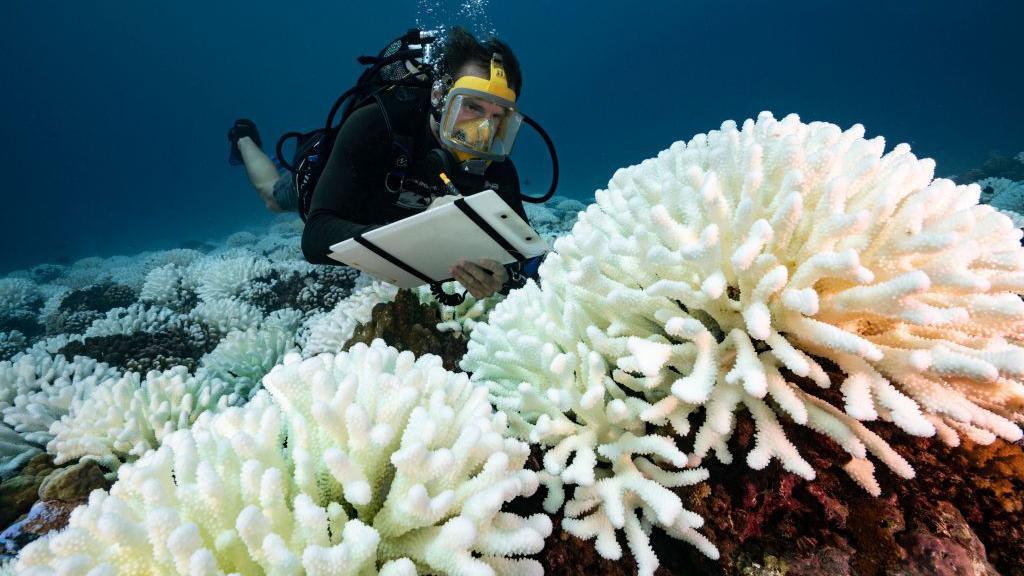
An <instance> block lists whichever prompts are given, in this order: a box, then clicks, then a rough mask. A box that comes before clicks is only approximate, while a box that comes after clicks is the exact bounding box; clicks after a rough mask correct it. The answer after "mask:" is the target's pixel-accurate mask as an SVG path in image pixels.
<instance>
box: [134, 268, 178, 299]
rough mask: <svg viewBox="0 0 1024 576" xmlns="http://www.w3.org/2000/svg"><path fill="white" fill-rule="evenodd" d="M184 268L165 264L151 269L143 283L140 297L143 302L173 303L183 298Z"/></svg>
mask: <svg viewBox="0 0 1024 576" xmlns="http://www.w3.org/2000/svg"><path fill="white" fill-rule="evenodd" d="M181 279H182V270H181V269H180V268H178V267H177V266H175V265H174V264H165V265H163V266H159V267H157V268H154V269H153V270H150V272H149V274H147V275H146V281H145V282H144V283H143V285H142V290H141V291H140V293H139V299H140V300H142V301H143V302H154V303H157V304H164V305H167V304H172V303H174V302H177V301H178V300H179V299H180V298H181V290H182V286H181Z"/></svg>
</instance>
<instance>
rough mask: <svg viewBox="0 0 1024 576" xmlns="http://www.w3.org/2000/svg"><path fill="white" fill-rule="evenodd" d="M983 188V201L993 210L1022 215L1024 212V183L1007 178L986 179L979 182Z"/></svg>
mask: <svg viewBox="0 0 1024 576" xmlns="http://www.w3.org/2000/svg"><path fill="white" fill-rule="evenodd" d="M977 184H978V186H980V187H981V201H982V202H984V203H986V204H989V205H990V206H992V207H993V208H998V209H1000V210H1007V211H1010V212H1016V213H1018V214H1020V213H1021V212H1024V182H1014V181H1013V180H1009V179H1007V178H984V179H982V180H978V182H977Z"/></svg>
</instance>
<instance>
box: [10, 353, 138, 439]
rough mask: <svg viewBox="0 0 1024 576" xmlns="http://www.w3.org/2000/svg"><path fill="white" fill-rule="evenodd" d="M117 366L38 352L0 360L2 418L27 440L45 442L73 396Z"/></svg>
mask: <svg viewBox="0 0 1024 576" xmlns="http://www.w3.org/2000/svg"><path fill="white" fill-rule="evenodd" d="M118 375H119V374H118V372H117V371H116V370H113V369H111V368H110V367H109V366H107V365H106V364H103V363H99V362H96V361H95V360H93V359H91V358H86V357H84V356H76V357H75V358H74V359H73V360H71V361H70V362H69V361H68V360H67V359H66V358H65V357H64V356H63V355H55V356H53V355H49V354H45V353H41V352H34V353H31V354H21V355H19V356H17V357H15V359H14V360H13V361H10V362H0V411H2V412H3V421H4V422H5V423H6V424H7V425H8V426H10V427H11V428H13V429H14V430H15V431H16V432H18V434H21V435H22V437H23V438H25V440H26V441H28V442H33V443H35V444H39V445H40V446H45V445H46V443H47V442H49V441H50V439H51V438H52V435H51V434H50V426H52V425H53V423H54V422H55V421H57V420H60V419H61V417H63V416H64V415H65V414H67V411H68V409H69V408H70V406H71V403H72V401H73V400H74V399H75V398H76V395H77V397H78V398H83V397H85V396H87V395H88V394H89V393H90V392H91V391H92V390H93V389H95V387H96V385H97V384H99V382H101V381H102V380H103V379H105V378H107V377H113V376H118Z"/></svg>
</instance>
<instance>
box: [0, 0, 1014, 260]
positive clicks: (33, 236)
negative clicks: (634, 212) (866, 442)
mask: <svg viewBox="0 0 1024 576" xmlns="http://www.w3.org/2000/svg"><path fill="white" fill-rule="evenodd" d="M460 4H462V2H460V1H453V2H447V3H445V2H429V1H424V0H404V1H388V2H347V1H340V0H339V1H333V2H323V1H321V2H301V3H288V2H270V1H266V0H247V1H245V2H242V1H230V2H189V1H179V2H159V3H157V2H129V1H127V0H122V1H109V2H68V1H65V0H60V1H55V0H33V1H32V2H28V1H24V2H8V3H6V4H5V6H4V10H3V14H2V16H0V54H2V55H3V68H2V70H3V74H2V78H3V80H2V81H0V82H2V85H3V87H2V88H0V135H2V144H0V146H2V153H0V168H2V173H3V184H2V185H0V191H2V194H3V197H2V199H3V206H2V209H0V210H2V211H0V246H2V248H0V271H5V270H10V269H12V268H18V267H25V266H30V265H33V264H36V263H39V262H44V261H50V262H53V261H60V260H68V259H72V260H73V259H77V258H79V257H82V256H85V255H91V254H101V255H110V254H115V253H133V252H137V251H140V250H144V249H152V248H169V247H174V246H176V245H178V244H180V243H182V242H184V241H188V240H205V239H207V238H210V237H212V236H216V235H219V234H223V233H226V232H229V231H232V230H236V229H239V228H242V227H245V226H247V225H249V224H253V223H259V222H264V221H266V219H267V218H268V215H267V213H266V212H265V210H264V208H263V205H262V203H261V202H259V201H258V200H257V198H256V196H255V194H254V193H253V192H252V190H251V189H250V188H249V186H248V183H247V181H246V179H245V177H244V174H243V172H242V170H241V169H240V168H238V167H229V166H228V165H227V162H226V155H227V143H226V140H225V132H226V129H227V128H228V126H229V125H230V124H231V122H232V121H233V120H234V119H235V118H236V117H239V116H246V117H249V118H252V119H254V120H255V121H256V122H257V123H258V125H259V126H260V128H261V131H262V133H263V139H264V142H265V144H270V143H271V142H273V141H274V140H276V137H277V135H278V134H280V133H281V132H283V131H285V130H290V129H296V128H304V129H308V128H312V127H314V126H316V125H317V124H319V123H320V122H321V121H322V118H323V116H324V113H325V112H326V109H327V107H328V106H329V105H330V103H331V102H332V101H333V99H334V98H335V96H336V95H337V94H338V93H339V92H340V91H341V90H343V89H345V88H347V87H348V86H349V85H350V84H351V83H352V82H353V80H354V79H355V77H356V76H357V73H358V67H357V65H356V64H355V61H354V57H355V56H357V55H358V54H361V53H368V52H375V51H376V50H377V49H379V47H381V46H382V45H383V44H384V43H386V41H387V40H388V39H390V38H392V37H394V36H396V35H398V34H400V33H401V32H403V31H404V30H405V29H406V28H408V27H410V26H413V25H415V24H417V22H420V23H424V24H434V23H438V22H443V23H445V24H455V23H463V24H467V25H470V26H474V25H475V26H477V27H478V28H484V29H486V28H492V27H493V29H495V30H496V31H497V33H498V35H499V36H500V37H502V38H503V39H505V40H506V41H508V42H509V44H511V46H512V47H513V49H514V50H515V51H516V53H517V54H518V56H519V58H520V60H521V61H522V64H523V69H524V77H525V80H524V94H523V97H522V99H521V104H522V107H523V109H524V110H525V111H526V112H527V113H528V114H530V115H532V116H534V117H535V118H537V119H538V120H540V121H541V122H542V123H543V124H544V125H545V126H546V127H547V129H548V130H549V131H550V133H551V134H552V136H553V137H554V138H555V139H556V142H557V144H558V150H559V154H560V156H561V160H562V181H563V185H562V187H561V190H560V194H563V195H569V196H574V197H577V198H581V199H586V198H589V197H592V195H593V191H594V189H596V188H599V187H602V186H603V185H604V184H605V183H606V182H607V180H608V178H609V177H610V175H611V174H612V172H613V171H614V170H615V169H616V168H618V167H621V166H626V165H629V164H633V163H635V162H637V161H639V160H642V159H644V158H646V157H649V156H651V155H653V154H655V153H656V152H657V151H659V150H661V149H663V148H665V147H667V146H668V145H669V144H670V143H671V142H672V141H674V140H678V139H686V138H689V137H690V136H692V135H693V134H695V133H697V132H704V131H707V130H710V129H713V128H716V127H717V126H718V125H719V124H720V123H721V121H722V120H725V119H730V118H731V119H736V120H742V119H744V118H747V117H750V116H753V115H756V114H757V113H758V112H759V111H760V110H772V111H773V112H775V114H776V116H780V117H781V115H783V114H785V113H788V112H797V113H799V114H800V115H801V117H802V118H803V119H804V120H805V121H809V120H826V121H830V122H834V123H837V124H839V125H841V126H843V127H847V126H849V125H850V124H852V123H855V122H861V123H863V124H865V126H866V127H867V129H868V133H869V135H878V134H881V135H884V136H886V138H887V139H888V142H889V143H890V145H893V144H896V143H897V142H909V143H911V145H912V146H913V148H914V150H915V152H916V153H917V154H918V155H920V156H929V157H933V158H935V159H936V161H937V162H938V171H939V173H940V175H951V174H955V173H957V172H959V171H962V170H965V169H967V168H970V167H974V166H977V165H979V164H980V163H981V162H983V161H984V160H985V159H986V158H988V157H990V156H992V155H995V154H1014V153H1016V152H1018V151H1021V150H1024V104H1022V102H1024V75H1022V72H1021V70H1022V64H1024V55H1022V52H1024V51H1022V50H1021V44H1020V39H1019V35H1020V33H1021V29H1022V27H1024V3H1022V2H1019V1H1017V0H1006V1H984V0H982V1H974V2H959V1H958V2H953V1H933V2H892V1H884V2H883V1H871V2H864V1H859V2H843V3H839V2H823V1H821V0H801V1H799V2H785V1H778V0H776V1H742V2H741V1H723V0H715V1H712V0H707V1H700V2H686V1H679V0H677V1H671V2H670V1H657V2H622V1H618V0H616V1H609V2H603V1H593V2H577V1H573V2H561V3H557V2H552V1H550V0H544V1H542V0H516V1H515V2H512V1H495V2H493V3H490V4H489V5H488V4H486V3H480V2H474V3H473V5H475V6H477V7H480V6H482V7H483V13H482V15H481V14H469V15H468V16H463V17H459V15H458V14H459V7H460ZM840 4H841V5H840ZM427 8H431V10H430V11H429V12H428V10H427ZM538 146H539V145H538V141H537V140H536V139H530V138H529V137H524V138H523V139H522V140H521V142H520V146H519V149H518V150H517V156H518V158H519V160H518V164H519V166H520V172H521V173H522V174H523V177H524V179H525V180H528V181H529V182H530V184H529V185H528V188H532V191H533V192H534V193H540V192H541V191H542V189H543V188H544V185H545V181H546V178H547V166H546V165H545V164H544V162H543V155H542V154H541V153H540V150H539V149H538Z"/></svg>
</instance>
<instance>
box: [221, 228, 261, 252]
mask: <svg viewBox="0 0 1024 576" xmlns="http://www.w3.org/2000/svg"><path fill="white" fill-rule="evenodd" d="M257 240H258V237H257V236H256V235H255V234H253V233H252V232H249V231H248V230H242V231H240V232H235V233H234V234H232V235H230V236H228V237H227V239H226V240H225V241H224V243H225V244H227V245H228V246H232V247H235V248H237V247H239V246H249V245H250V244H255V243H256V241H257Z"/></svg>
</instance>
